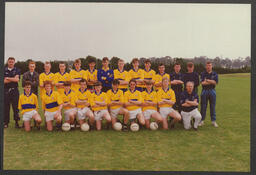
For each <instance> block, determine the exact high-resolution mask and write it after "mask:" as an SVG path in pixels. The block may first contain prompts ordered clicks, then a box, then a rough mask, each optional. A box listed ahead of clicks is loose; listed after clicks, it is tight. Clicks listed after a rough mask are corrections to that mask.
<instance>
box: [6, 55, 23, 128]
mask: <svg viewBox="0 0 256 175" xmlns="http://www.w3.org/2000/svg"><path fill="white" fill-rule="evenodd" d="M14 64H15V58H13V57H9V58H8V60H7V67H5V68H4V128H8V124H9V121H10V105H11V104H12V110H13V118H14V120H15V128H20V126H19V120H20V117H19V109H18V102H19V90H18V82H19V80H20V70H19V69H18V68H16V67H14Z"/></svg>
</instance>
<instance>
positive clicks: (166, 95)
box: [157, 88, 176, 108]
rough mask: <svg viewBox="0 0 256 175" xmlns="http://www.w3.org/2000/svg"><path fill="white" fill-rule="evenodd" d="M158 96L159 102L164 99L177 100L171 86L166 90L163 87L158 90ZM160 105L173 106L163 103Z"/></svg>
mask: <svg viewBox="0 0 256 175" xmlns="http://www.w3.org/2000/svg"><path fill="white" fill-rule="evenodd" d="M157 98H158V100H157V101H158V102H161V101H162V100H163V99H165V100H171V101H173V102H176V97H175V93H174V91H173V90H172V89H170V88H168V89H167V91H164V90H163V88H161V89H159V91H157ZM159 107H160V108H161V107H172V105H169V104H162V105H159Z"/></svg>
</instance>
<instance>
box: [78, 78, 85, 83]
mask: <svg viewBox="0 0 256 175" xmlns="http://www.w3.org/2000/svg"><path fill="white" fill-rule="evenodd" d="M83 82H85V83H86V84H87V81H86V79H83V78H82V79H81V80H80V81H79V83H83Z"/></svg>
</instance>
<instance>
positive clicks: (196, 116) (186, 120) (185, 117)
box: [181, 108, 202, 129]
mask: <svg viewBox="0 0 256 175" xmlns="http://www.w3.org/2000/svg"><path fill="white" fill-rule="evenodd" d="M181 116H182V119H183V124H184V128H185V129H190V128H191V123H190V121H191V119H192V118H194V119H195V122H194V128H197V127H198V124H199V122H200V121H201V118H202V116H201V114H200V112H199V111H198V109H197V108H196V109H194V110H193V111H190V112H184V111H181Z"/></svg>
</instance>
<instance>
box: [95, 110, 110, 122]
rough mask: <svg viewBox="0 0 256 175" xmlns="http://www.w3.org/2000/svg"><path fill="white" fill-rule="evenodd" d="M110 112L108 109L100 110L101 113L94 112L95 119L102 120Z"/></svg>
mask: <svg viewBox="0 0 256 175" xmlns="http://www.w3.org/2000/svg"><path fill="white" fill-rule="evenodd" d="M107 112H108V110H107V109H103V110H99V111H94V117H95V120H102V118H103V115H104V114H106V113H107Z"/></svg>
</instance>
